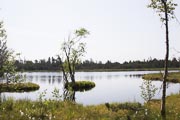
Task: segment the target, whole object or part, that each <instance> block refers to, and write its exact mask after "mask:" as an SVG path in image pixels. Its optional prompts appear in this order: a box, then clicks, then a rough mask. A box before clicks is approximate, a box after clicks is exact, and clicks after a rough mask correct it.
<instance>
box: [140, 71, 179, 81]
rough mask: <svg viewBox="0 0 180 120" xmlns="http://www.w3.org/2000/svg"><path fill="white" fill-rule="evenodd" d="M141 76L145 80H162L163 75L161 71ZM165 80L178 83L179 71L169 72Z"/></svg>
mask: <svg viewBox="0 0 180 120" xmlns="http://www.w3.org/2000/svg"><path fill="white" fill-rule="evenodd" d="M142 78H143V79H145V80H163V76H162V74H161V73H153V74H146V75H143V77H142ZM167 81H168V82H172V83H180V72H172V73H169V74H168V77H167Z"/></svg>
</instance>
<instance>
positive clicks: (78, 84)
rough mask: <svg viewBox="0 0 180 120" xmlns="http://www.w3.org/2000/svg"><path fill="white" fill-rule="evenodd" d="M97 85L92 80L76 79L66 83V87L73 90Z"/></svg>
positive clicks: (87, 88) (82, 89) (84, 89)
mask: <svg viewBox="0 0 180 120" xmlns="http://www.w3.org/2000/svg"><path fill="white" fill-rule="evenodd" d="M94 87H95V83H94V82H91V81H76V82H75V83H72V82H69V83H66V85H65V88H67V89H68V90H73V91H87V90H90V89H92V88H94Z"/></svg>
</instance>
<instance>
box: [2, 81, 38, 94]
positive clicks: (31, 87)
mask: <svg viewBox="0 0 180 120" xmlns="http://www.w3.org/2000/svg"><path fill="white" fill-rule="evenodd" d="M38 89H39V85H37V84H35V83H30V82H28V83H16V84H6V83H0V92H29V91H35V90H38Z"/></svg>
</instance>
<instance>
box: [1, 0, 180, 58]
mask: <svg viewBox="0 0 180 120" xmlns="http://www.w3.org/2000/svg"><path fill="white" fill-rule="evenodd" d="M149 1H150V0H0V8H1V9H0V19H1V20H3V21H4V28H5V29H6V30H7V35H8V39H7V40H8V47H9V48H12V49H13V50H15V51H16V52H18V53H21V57H22V58H26V59H30V60H34V59H44V58H45V59H47V58H48V57H51V56H56V55H57V54H58V53H59V52H60V45H61V43H62V42H63V40H64V38H67V36H68V34H70V33H73V31H74V30H75V29H78V28H80V27H84V28H86V29H87V30H89V31H90V35H89V36H88V37H87V38H86V39H85V42H86V43H87V46H86V51H87V53H86V55H85V57H84V59H90V58H92V59H93V60H95V61H103V62H105V61H107V60H111V61H113V62H114V61H117V62H124V61H129V60H143V59H148V58H150V57H152V58H158V59H164V56H165V29H164V26H163V25H162V23H161V22H160V20H159V17H158V15H157V14H156V13H155V11H153V10H152V9H150V8H147V4H148V3H149ZM174 2H175V3H178V4H179V5H180V1H179V0H174ZM177 11H178V12H177ZM175 14H176V17H177V18H178V19H179V20H180V6H178V7H177V8H176V11H175ZM173 48H175V49H177V50H179V51H180V23H178V22H177V21H176V20H172V21H170V58H172V57H180V54H177V53H176V51H174V49H173Z"/></svg>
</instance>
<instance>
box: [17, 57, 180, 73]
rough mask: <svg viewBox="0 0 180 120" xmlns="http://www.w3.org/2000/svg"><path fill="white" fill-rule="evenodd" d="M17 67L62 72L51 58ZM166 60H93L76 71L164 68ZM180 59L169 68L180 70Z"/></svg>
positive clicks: (57, 63)
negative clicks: (120, 61) (121, 61)
mask: <svg viewBox="0 0 180 120" xmlns="http://www.w3.org/2000/svg"><path fill="white" fill-rule="evenodd" d="M15 65H16V67H17V70H18V71H36V70H37V71H38V70H39V71H43V70H44V71H46V70H47V71H58V70H60V61H59V60H58V58H54V57H49V58H48V59H47V60H45V59H41V60H35V61H30V60H16V62H15ZM163 67H164V60H158V59H155V58H154V59H149V60H144V61H139V60H137V61H128V62H124V63H119V62H111V61H109V60H108V61H107V62H105V63H102V62H101V61H99V62H95V61H93V60H92V59H91V60H85V61H83V62H81V63H80V64H79V65H77V67H76V70H87V71H88V70H89V71H91V70H98V69H100V70H103V69H106V70H108V69H109V70H110V69H151V68H163ZM179 67H180V59H178V60H177V59H176V58H173V59H172V60H169V68H179Z"/></svg>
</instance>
